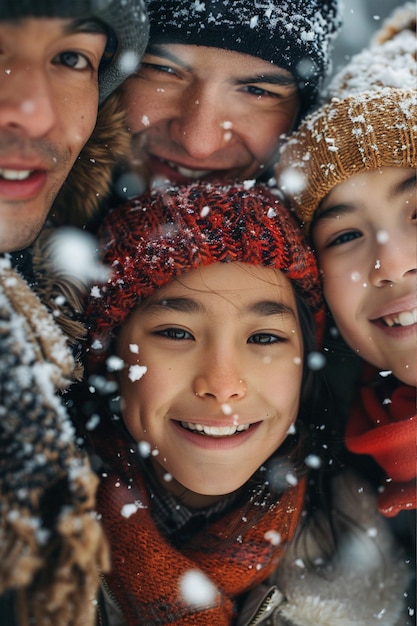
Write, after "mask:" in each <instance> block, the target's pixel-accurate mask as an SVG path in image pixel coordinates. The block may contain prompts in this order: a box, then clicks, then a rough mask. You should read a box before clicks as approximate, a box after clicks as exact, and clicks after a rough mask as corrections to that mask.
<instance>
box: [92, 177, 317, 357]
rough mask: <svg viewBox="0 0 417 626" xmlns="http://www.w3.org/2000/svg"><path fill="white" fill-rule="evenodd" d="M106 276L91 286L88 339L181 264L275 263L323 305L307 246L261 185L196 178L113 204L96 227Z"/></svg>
mask: <svg viewBox="0 0 417 626" xmlns="http://www.w3.org/2000/svg"><path fill="white" fill-rule="evenodd" d="M99 238H100V245H101V250H102V260H103V262H104V263H105V264H106V265H108V266H110V267H111V270H112V275H111V277H110V278H109V280H108V282H107V284H105V285H102V286H101V288H100V293H99V294H98V293H97V292H95V293H94V292H93V293H94V296H92V297H90V299H89V302H88V307H87V319H88V324H89V327H90V329H91V328H92V329H94V333H93V334H92V335H91V336H90V339H91V340H94V339H100V344H101V345H103V338H108V337H109V336H111V334H112V333H113V332H114V330H115V329H116V328H117V327H119V326H121V325H122V324H123V323H124V321H125V320H126V319H127V317H128V316H129V314H130V313H131V311H132V310H133V309H134V308H135V306H137V305H138V304H139V303H140V302H141V301H142V300H143V299H144V298H147V297H148V296H150V295H151V294H153V293H154V291H155V290H156V289H158V288H159V287H162V286H164V285H166V284H167V283H168V282H170V280H171V279H173V278H174V277H176V276H179V275H181V274H184V273H185V272H187V271H190V270H192V269H195V268H197V267H202V266H205V265H211V264H213V263H218V262H232V261H240V262H244V263H250V264H253V265H261V266H265V267H272V268H275V269H277V270H281V271H282V272H284V273H285V274H286V276H287V277H288V278H289V279H290V280H291V281H293V283H294V287H295V289H296V290H297V291H298V292H299V293H300V295H301V296H303V297H304V298H305V299H306V300H307V301H308V303H309V304H310V306H311V307H313V309H317V308H319V307H320V305H321V290H320V282H319V273H318V269H317V266H316V262H315V258H314V255H313V252H312V251H311V249H310V248H309V246H308V244H307V243H306V242H305V241H304V239H303V236H302V234H301V231H300V230H299V228H298V226H297V223H296V222H295V220H294V218H293V217H292V215H291V213H290V212H289V211H288V209H287V208H286V207H284V206H283V204H282V203H281V201H280V200H279V198H278V197H277V196H276V195H274V194H273V193H272V192H271V190H270V189H269V188H268V187H266V186H265V185H261V184H257V185H254V186H252V187H251V188H250V189H248V188H247V186H245V185H244V184H243V183H242V184H234V185H221V184H214V183H204V182H199V183H195V184H192V185H189V186H184V187H172V188H169V189H168V190H167V191H163V192H162V191H159V192H157V191H153V192H149V193H147V194H144V195H142V196H140V197H139V198H136V199H134V200H131V201H130V202H128V203H126V204H124V205H121V206H119V207H116V208H115V209H113V211H112V212H111V213H110V214H109V215H108V216H107V218H106V220H105V222H104V224H103V227H102V229H101V232H100V234H99Z"/></svg>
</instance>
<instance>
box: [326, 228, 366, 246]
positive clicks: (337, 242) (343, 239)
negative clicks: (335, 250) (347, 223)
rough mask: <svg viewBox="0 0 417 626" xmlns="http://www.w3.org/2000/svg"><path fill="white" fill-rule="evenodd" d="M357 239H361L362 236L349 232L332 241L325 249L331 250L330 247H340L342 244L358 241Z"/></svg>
mask: <svg viewBox="0 0 417 626" xmlns="http://www.w3.org/2000/svg"><path fill="white" fill-rule="evenodd" d="M359 237H362V234H361V233H360V232H359V231H357V230H350V231H348V232H346V233H342V234H341V235H338V236H337V237H335V238H334V239H332V240H331V241H330V243H329V244H328V245H327V247H328V248H331V247H332V246H341V245H342V244H344V243H348V242H349V241H353V240H354V239H358V238H359Z"/></svg>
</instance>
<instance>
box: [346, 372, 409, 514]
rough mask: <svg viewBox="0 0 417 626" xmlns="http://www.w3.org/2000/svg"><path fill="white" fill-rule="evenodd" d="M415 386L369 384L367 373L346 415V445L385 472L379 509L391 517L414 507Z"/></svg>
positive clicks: (388, 381) (387, 383)
mask: <svg viewBox="0 0 417 626" xmlns="http://www.w3.org/2000/svg"><path fill="white" fill-rule="evenodd" d="M416 437H417V416H416V388H415V387H411V386H408V385H404V384H402V383H399V382H398V381H396V383H395V386H394V388H392V384H391V381H390V380H389V379H387V381H386V383H385V384H384V382H382V384H380V385H372V384H370V380H369V372H367V373H366V374H365V379H364V385H363V386H362V387H361V389H360V392H359V398H358V401H357V403H356V405H355V406H354V408H353V411H352V413H351V415H350V417H349V421H348V425H347V429H346V446H347V448H348V449H349V450H350V451H351V452H355V453H356V454H368V455H370V456H371V457H373V458H374V459H375V460H376V462H377V463H378V464H379V465H380V466H381V467H382V469H383V470H384V471H385V473H386V476H387V478H386V483H384V491H383V493H381V494H380V496H379V499H378V506H379V510H380V511H381V513H382V514H383V515H385V516H386V517H393V516H394V515H397V513H399V512H400V511H401V510H404V509H415V508H416V474H417V439H416Z"/></svg>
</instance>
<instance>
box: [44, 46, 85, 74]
mask: <svg viewBox="0 0 417 626" xmlns="http://www.w3.org/2000/svg"><path fill="white" fill-rule="evenodd" d="M53 62H54V63H55V64H56V65H65V66H66V67H69V68H72V69H74V70H85V69H87V67H88V66H89V65H91V64H90V62H89V60H88V59H87V58H86V57H85V56H84V55H83V54H80V53H79V52H73V51H72V50H68V51H66V52H61V53H60V54H58V55H57V56H56V57H55V58H54V61H53Z"/></svg>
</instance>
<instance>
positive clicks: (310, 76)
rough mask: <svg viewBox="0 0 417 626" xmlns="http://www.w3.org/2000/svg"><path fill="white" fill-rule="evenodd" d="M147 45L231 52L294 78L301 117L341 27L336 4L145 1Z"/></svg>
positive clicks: (327, 0) (330, 0)
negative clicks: (148, 28) (191, 47)
mask: <svg viewBox="0 0 417 626" xmlns="http://www.w3.org/2000/svg"><path fill="white" fill-rule="evenodd" d="M148 10H149V20H150V26H151V30H150V39H149V41H150V44H161V43H181V44H189V45H200V46H210V47H214V48H223V49H225V50H234V51H235V52H240V53H243V54H250V55H252V56H255V57H259V58H260V59H263V60H264V61H268V62H270V63H274V64H275V65H277V66H279V67H282V68H284V69H286V70H288V71H289V72H291V74H292V75H293V76H294V77H295V78H296V80H297V85H298V90H299V94H300V99H301V113H305V112H306V111H307V110H308V109H309V108H310V107H311V106H312V105H313V104H314V103H315V101H316V99H317V96H318V93H319V91H320V88H321V84H322V82H323V79H324V78H325V77H326V75H327V74H328V72H329V71H330V61H331V59H330V52H331V43H332V41H333V39H334V38H335V36H336V34H337V33H338V31H339V28H340V26H341V19H340V8H339V0H181V1H179V0H149V2H148Z"/></svg>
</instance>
